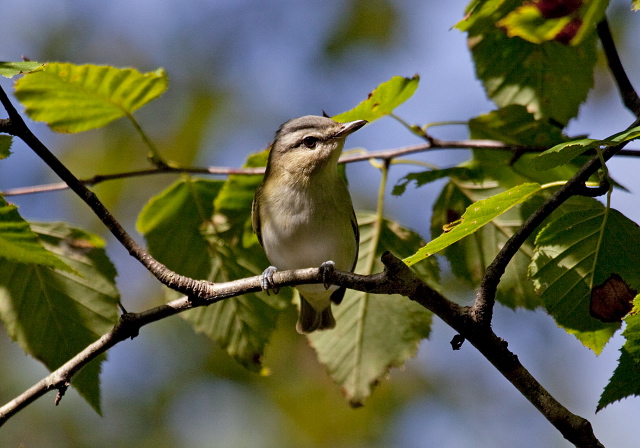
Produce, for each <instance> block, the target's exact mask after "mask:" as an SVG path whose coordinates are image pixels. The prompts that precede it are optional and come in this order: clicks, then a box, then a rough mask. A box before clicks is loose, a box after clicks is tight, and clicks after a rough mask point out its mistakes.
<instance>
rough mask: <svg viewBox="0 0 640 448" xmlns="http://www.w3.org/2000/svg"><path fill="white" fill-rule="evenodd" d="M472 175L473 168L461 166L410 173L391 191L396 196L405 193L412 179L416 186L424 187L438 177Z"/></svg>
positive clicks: (464, 176) (465, 176) (468, 176)
mask: <svg viewBox="0 0 640 448" xmlns="http://www.w3.org/2000/svg"><path fill="white" fill-rule="evenodd" d="M472 175H473V171H472V170H470V169H469V168H466V167H460V166H456V167H452V168H445V169H442V170H428V171H421V172H419V173H409V174H407V175H406V176H404V177H403V178H402V179H400V180H399V181H398V183H397V184H396V185H395V186H394V187H393V191H392V192H391V194H393V195H394V196H400V195H402V194H404V192H405V191H406V190H407V185H408V184H409V183H410V182H412V181H414V182H415V183H416V187H422V186H423V185H426V184H428V183H431V182H434V181H436V180H438V179H442V178H444V177H449V176H456V177H459V178H470V177H472Z"/></svg>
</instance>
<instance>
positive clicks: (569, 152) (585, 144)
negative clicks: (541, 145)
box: [531, 138, 602, 170]
mask: <svg viewBox="0 0 640 448" xmlns="http://www.w3.org/2000/svg"><path fill="white" fill-rule="evenodd" d="M601 145H602V140H594V139H592V138H581V139H579V140H572V141H570V142H565V143H560V144H559V145H556V146H554V147H553V148H550V149H547V150H546V151H545V152H543V153H541V154H538V156H537V157H536V158H535V159H533V160H531V166H532V167H533V168H535V169H536V170H548V169H550V168H555V167H557V166H561V165H565V164H567V163H569V162H571V161H572V160H573V159H575V158H576V157H578V156H579V155H580V154H582V153H584V152H585V151H587V150H589V149H593V148H595V147H597V146H601Z"/></svg>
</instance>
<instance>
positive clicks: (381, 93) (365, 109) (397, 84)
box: [333, 75, 420, 123]
mask: <svg viewBox="0 0 640 448" xmlns="http://www.w3.org/2000/svg"><path fill="white" fill-rule="evenodd" d="M419 82H420V77H419V76H418V75H414V76H413V78H403V77H401V76H394V77H393V78H391V79H390V80H389V81H386V82H383V83H382V84H380V85H379V86H378V87H376V88H375V90H374V91H373V92H371V93H370V94H369V97H368V98H367V99H366V100H364V101H363V102H361V103H360V104H358V105H357V106H356V107H354V108H353V109H351V110H349V111H347V112H343V113H341V114H339V115H336V116H335V117H333V119H334V120H336V121H339V122H348V121H354V120H367V121H368V122H369V123H371V122H372V121H374V120H377V119H378V118H381V117H384V116H385V115H389V114H390V113H391V112H393V110H394V109H395V108H396V107H398V106H400V105H401V104H402V103H404V102H405V101H407V100H408V99H409V98H411V96H412V95H413V94H414V92H415V91H416V89H417V88H418V83H419Z"/></svg>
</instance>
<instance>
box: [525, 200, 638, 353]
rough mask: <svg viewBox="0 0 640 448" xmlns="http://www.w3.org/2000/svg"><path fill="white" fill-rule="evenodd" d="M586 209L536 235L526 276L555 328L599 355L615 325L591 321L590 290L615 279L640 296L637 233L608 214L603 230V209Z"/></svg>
mask: <svg viewBox="0 0 640 448" xmlns="http://www.w3.org/2000/svg"><path fill="white" fill-rule="evenodd" d="M589 203H590V207H589V208H584V209H583V210H579V211H575V212H570V213H566V214H564V215H563V216H561V217H559V218H558V219H556V220H555V221H552V222H551V223H549V224H548V225H547V226H546V227H545V228H544V229H543V230H542V231H541V232H540V233H539V234H538V237H537V238H536V249H535V255H534V257H533V260H532V262H531V266H530V269H529V275H530V277H531V279H532V280H533V282H534V285H535V287H536V289H537V290H538V291H539V292H540V293H541V299H542V300H543V302H544V303H545V306H546V308H547V311H548V312H549V314H551V315H552V316H553V317H554V319H555V320H556V322H557V323H558V324H559V325H561V326H562V327H564V328H566V329H569V330H571V333H572V334H575V335H576V337H578V336H579V337H578V338H579V339H580V340H581V341H582V342H583V343H584V344H585V345H587V347H589V348H591V349H592V350H594V351H595V352H596V353H599V352H600V351H601V350H602V348H603V347H604V344H606V342H607V341H608V339H609V338H610V337H611V336H612V335H613V333H614V332H615V331H616V330H617V329H618V328H619V327H620V324H619V323H606V322H602V321H600V320H598V319H595V318H594V317H592V308H591V307H592V303H591V289H590V285H591V284H593V285H594V286H596V285H602V284H603V283H605V282H606V281H607V279H609V278H610V277H611V276H612V275H614V274H615V275H618V276H620V277H621V278H622V279H623V280H624V281H625V282H626V283H627V284H629V285H630V286H631V287H632V288H635V289H636V290H640V273H639V272H638V270H637V266H638V265H640V230H639V229H638V227H637V225H636V224H635V223H634V222H632V221H630V220H629V219H627V218H626V217H625V216H624V215H622V214H621V213H619V212H618V211H616V210H613V209H611V210H610V211H609V216H608V218H607V220H606V225H605V226H604V228H603V227H602V223H603V220H604V218H605V208H604V207H603V206H602V204H600V203H599V202H598V201H596V200H595V199H591V200H590V201H589ZM601 232H603V235H602V243H601V244H600V246H598V239H599V237H600V233H601ZM596 256H597V264H596V265H595V266H594V260H595V258H596ZM592 277H593V279H592ZM578 333H582V335H578ZM591 333H593V334H594V335H595V336H593V337H591V336H590V334H591ZM589 338H591V339H589ZM585 341H586V342H585Z"/></svg>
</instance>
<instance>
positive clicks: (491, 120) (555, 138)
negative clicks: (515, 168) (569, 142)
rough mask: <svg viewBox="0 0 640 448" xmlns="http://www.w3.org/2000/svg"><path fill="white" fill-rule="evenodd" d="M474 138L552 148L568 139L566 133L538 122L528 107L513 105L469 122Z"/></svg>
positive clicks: (542, 121) (550, 125)
mask: <svg viewBox="0 0 640 448" xmlns="http://www.w3.org/2000/svg"><path fill="white" fill-rule="evenodd" d="M469 131H470V134H471V138H473V139H489V140H498V141H501V142H504V143H507V144H511V145H522V146H551V145H555V144H557V143H559V142H562V141H564V140H566V137H565V136H564V135H563V134H562V130H561V129H560V128H559V127H558V126H554V125H552V124H550V123H548V122H547V121H544V120H536V118H535V116H534V115H533V114H532V113H531V112H529V111H528V110H527V108H526V107H524V106H522V105H519V104H511V105H508V106H505V107H503V108H501V109H498V110H495V111H493V112H489V113H488V114H485V115H480V116H479V117H476V118H472V119H471V120H469Z"/></svg>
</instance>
